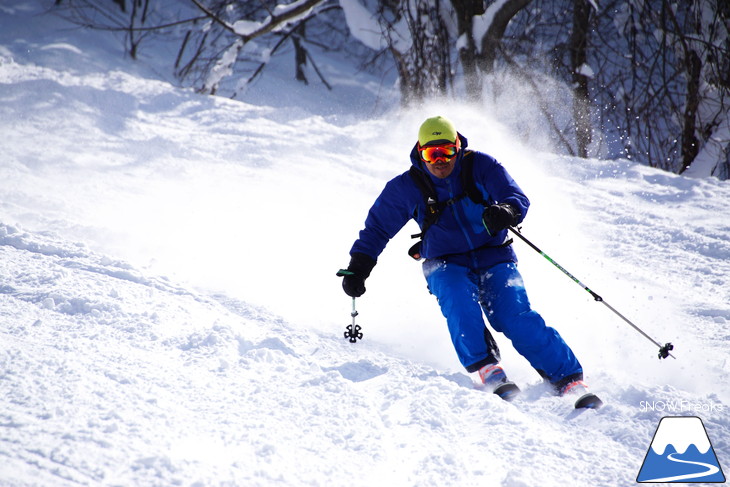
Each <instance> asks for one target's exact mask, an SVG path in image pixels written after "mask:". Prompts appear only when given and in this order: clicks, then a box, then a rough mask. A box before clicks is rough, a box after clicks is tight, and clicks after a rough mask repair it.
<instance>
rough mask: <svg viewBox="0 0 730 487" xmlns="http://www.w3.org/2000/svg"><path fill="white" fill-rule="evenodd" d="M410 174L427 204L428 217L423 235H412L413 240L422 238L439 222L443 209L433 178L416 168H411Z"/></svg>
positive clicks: (423, 228) (422, 229)
mask: <svg viewBox="0 0 730 487" xmlns="http://www.w3.org/2000/svg"><path fill="white" fill-rule="evenodd" d="M408 172H409V173H410V175H411V178H412V179H413V182H414V183H416V186H417V187H418V190H419V191H420V192H421V195H423V201H424V202H425V204H426V215H425V216H424V220H423V226H422V227H421V233H417V234H415V235H411V238H419V237H421V238H422V237H423V235H424V234H425V233H426V230H428V228H429V227H430V226H431V225H433V224H434V223H436V221H437V220H438V217H439V213H440V211H441V208H440V205H439V203H438V200H437V198H436V188H434V186H433V182H432V181H431V178H429V177H428V174H426V173H424V172H423V171H421V170H420V169H418V168H417V167H416V166H411V168H410V169H409V170H408Z"/></svg>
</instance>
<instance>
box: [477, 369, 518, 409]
mask: <svg viewBox="0 0 730 487" xmlns="http://www.w3.org/2000/svg"><path fill="white" fill-rule="evenodd" d="M479 378H480V379H481V380H482V383H484V385H485V386H486V387H487V388H491V389H492V392H493V393H494V394H496V395H498V396H499V397H500V398H502V399H504V400H505V401H511V400H512V399H514V398H515V396H516V395H517V394H519V393H520V388H519V387H517V384H515V383H514V382H512V381H509V380H507V374H505V373H504V369H503V368H502V367H501V366H500V365H499V364H489V365H485V366H484V367H482V368H481V369H479Z"/></svg>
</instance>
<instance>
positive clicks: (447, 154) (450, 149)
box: [418, 144, 457, 164]
mask: <svg viewBox="0 0 730 487" xmlns="http://www.w3.org/2000/svg"><path fill="white" fill-rule="evenodd" d="M418 152H420V154H421V159H423V160H424V161H425V162H427V163H429V164H436V163H437V162H439V161H450V160H451V159H453V158H454V157H456V152H457V148H456V144H443V145H430V146H426V147H420V146H419V147H418Z"/></svg>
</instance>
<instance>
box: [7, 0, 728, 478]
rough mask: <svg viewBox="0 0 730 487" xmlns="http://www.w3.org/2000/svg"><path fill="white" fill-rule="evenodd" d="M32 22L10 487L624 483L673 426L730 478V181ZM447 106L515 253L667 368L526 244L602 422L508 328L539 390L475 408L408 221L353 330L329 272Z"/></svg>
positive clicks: (18, 119)
mask: <svg viewBox="0 0 730 487" xmlns="http://www.w3.org/2000/svg"><path fill="white" fill-rule="evenodd" d="M42 10H43V8H42V6H41V2H27V1H26V2H22V1H20V0H17V1H15V2H6V4H5V5H4V6H3V16H2V17H0V46H2V47H1V48H0V100H1V102H0V131H1V132H2V133H3V140H2V142H0V144H1V146H0V148H1V149H2V150H1V151H0V154H2V156H0V157H1V159H0V161H1V162H0V194H2V198H0V276H2V277H1V279H2V280H1V281H0V316H2V327H1V328H0V396H1V397H3V398H4V403H3V408H2V409H0V433H1V434H0V485H12V486H30V485H33V486H38V485H40V486H54V487H57V486H58V487H66V486H77V485H150V486H169V485H184V486H203V485H246V486H269V485H327V486H329V485H352V486H371V485H377V484H379V483H380V484H383V485H418V486H443V485H458V486H472V485H480V486H483V485H487V486H505V487H506V486H510V487H516V486H531V485H543V486H562V485H564V484H565V478H566V472H568V475H569V478H570V482H571V484H573V485H592V486H612V487H614V486H625V485H633V484H634V483H635V478H636V475H637V473H638V471H639V469H640V466H641V463H642V461H643V459H644V457H645V455H646V452H647V449H648V448H649V445H650V442H651V440H652V435H653V433H654V432H655V431H656V428H657V425H658V423H659V420H660V419H661V418H662V417H664V416H668V415H671V416H677V415H685V416H699V417H701V418H702V420H703V422H704V424H705V427H706V429H707V433H708V435H709V437H710V440H711V441H712V445H713V447H714V450H715V452H716V454H717V456H718V459H719V462H720V464H721V465H728V464H730V444H729V443H728V441H727V438H729V437H730V436H729V435H730V420H729V419H728V407H729V406H730V397H729V394H730V385H729V384H728V381H727V377H728V374H729V373H730V363H729V362H728V358H727V357H728V356H730V334H729V333H728V331H727V330H728V324H729V323H730V305H729V304H728V303H730V277H729V276H730V223H729V221H728V218H727V214H728V213H727V208H728V203H729V202H730V184H729V183H728V182H727V181H725V182H723V181H719V180H717V179H714V178H707V179H695V178H686V177H682V176H677V175H673V174H669V173H665V172H662V171H659V170H656V169H653V168H650V167H647V166H643V165H638V164H636V163H634V162H628V161H622V160H619V161H606V160H582V159H577V158H571V157H565V156H561V155H556V154H552V153H550V152H540V151H537V150H535V149H533V148H532V147H531V146H530V145H529V140H527V141H525V140H523V138H521V137H519V136H518V135H516V134H514V133H511V132H509V130H507V129H506V128H505V127H504V126H502V125H501V124H500V123H499V121H498V120H499V117H500V113H499V107H498V106H496V107H495V106H490V107H486V108H488V109H485V108H484V107H473V106H472V107H467V106H464V105H459V104H457V103H454V102H450V103H445V102H444V103H440V102H432V103H429V104H425V105H424V106H423V107H420V108H419V109H414V110H410V111H398V110H395V109H394V110H392V111H389V112H388V113H386V114H383V115H377V116H373V117H370V118H366V117H364V116H361V115H359V113H360V112H361V108H360V107H362V106H366V105H367V104H372V105H374V104H376V102H377V100H376V99H375V96H374V95H373V94H372V93H373V91H372V90H368V89H364V90H362V91H361V95H360V96H362V97H365V100H357V103H354V100H353V103H350V104H348V103H342V104H338V105H333V104H330V105H324V104H322V103H316V104H315V103H311V104H307V103H306V97H307V96H308V93H310V91H308V90H312V89H313V88H312V87H309V88H304V87H301V86H300V85H297V84H295V83H294V82H293V81H291V82H289V81H286V78H287V77H291V73H290V72H288V71H287V72H285V73H283V74H282V75H281V76H282V77H281V79H278V80H277V81H276V83H278V84H276V86H280V87H281V89H282V90H287V93H289V94H288V95H287V96H286V97H282V98H279V99H273V98H269V97H267V96H266V94H267V93H268V92H269V91H267V90H271V89H272V84H271V83H270V82H268V83H259V84H258V85H254V86H251V87H250V89H249V90H248V91H247V92H246V93H245V95H244V96H243V97H242V98H241V100H240V101H232V100H228V99H224V98H218V97H210V96H203V95H199V94H195V93H194V92H193V91H192V90H183V89H179V88H175V87H174V86H172V85H171V84H169V83H168V82H166V81H165V80H164V79H160V78H159V77H158V76H156V75H155V74H154V73H155V70H153V69H152V68H150V66H151V65H153V63H148V64H144V63H136V64H134V63H132V62H131V61H130V60H128V59H125V58H124V57H123V56H122V54H121V51H120V49H119V47H118V46H116V45H115V44H114V42H112V41H110V40H109V37H108V34H106V33H94V32H89V31H81V30H70V29H68V27H67V25H66V24H64V23H63V22H62V21H61V20H60V19H57V18H53V17H48V16H40V17H39V16H38V14H39V13H40V12H41V11H42ZM19 33H22V34H19ZM89 39H92V40H95V42H89ZM115 49H116V50H115ZM160 65H161V64H160ZM330 69H333V70H335V69H336V70H338V71H337V72H339V73H343V72H345V71H346V69H347V67H346V66H340V65H338V66H335V67H330ZM352 69H353V70H354V68H352ZM353 72H354V71H353ZM271 76H274V77H275V76H276V74H275V73H273V74H271ZM341 79H344V76H343V77H342V78H341ZM348 82H349V83H350V85H348V89H349V88H351V87H352V85H354V84H355V83H361V84H362V85H363V86H366V85H368V84H369V83H372V82H373V81H372V80H371V79H368V77H367V76H366V75H364V74H362V73H358V74H357V75H355V74H353V75H352V77H351V79H349V80H348ZM338 86H339V85H335V91H337V90H338ZM282 93H283V91H282ZM292 93H295V94H298V96H292V95H291V94H292ZM335 96H336V95H335ZM298 98H299V99H301V100H302V103H303V104H302V105H296V104H293V103H292V102H293V101H294V100H297V99H298ZM335 99H338V98H335ZM286 103H290V104H289V105H287V104H286ZM332 103H334V102H332ZM316 109H319V111H317V110H316ZM436 113H439V114H442V115H445V116H448V117H450V118H452V119H453V120H454V121H455V122H456V124H457V127H463V128H462V129H461V131H462V132H463V133H464V134H465V135H466V136H467V137H468V138H469V140H470V145H471V146H472V147H474V148H477V149H481V150H484V151H486V152H489V153H491V154H493V155H494V156H496V157H497V158H498V159H499V160H501V161H502V162H503V163H504V164H505V165H506V166H507V168H508V170H509V171H510V172H511V173H512V175H513V176H514V177H515V179H516V180H517V181H518V182H519V183H520V184H521V185H522V186H523V188H524V189H525V191H526V192H527V193H528V195H529V196H530V198H531V200H532V207H531V209H530V214H529V215H528V217H527V220H526V222H525V224H524V226H523V233H524V235H525V236H527V237H528V238H529V239H531V240H532V241H534V243H535V244H537V245H538V246H539V247H540V248H541V249H542V250H543V251H545V252H546V253H547V254H548V255H550V257H552V258H553V259H554V260H556V261H557V262H558V263H559V264H560V265H562V266H563V267H565V268H566V269H568V270H569V271H570V272H571V273H572V274H574V275H575V276H576V277H577V278H578V279H580V280H581V281H582V282H584V283H585V284H586V285H588V286H589V287H590V288H591V289H592V290H594V291H595V292H597V293H598V294H600V295H601V296H602V297H603V298H604V299H605V300H606V302H608V303H610V304H611V306H613V307H615V308H616V309H618V310H619V311H620V312H621V313H623V314H624V315H626V316H627V317H628V318H629V319H631V320H632V321H633V322H634V323H636V324H637V325H638V326H640V327H641V328H642V329H643V330H644V331H646V332H647V333H648V334H649V335H650V336H652V337H654V338H655V339H657V340H658V341H659V342H661V343H664V342H668V341H671V342H673V343H674V345H675V347H676V348H675V350H674V352H673V354H674V355H675V356H676V357H677V358H676V360H675V359H672V358H669V359H666V360H662V361H660V360H658V359H657V357H656V354H657V349H656V347H655V346H654V345H653V344H651V343H650V342H649V341H648V340H646V339H645V338H644V337H642V336H641V335H639V334H638V333H636V331H635V330H633V329H631V328H630V327H629V326H627V325H626V324H625V323H623V322H622V321H621V320H620V319H619V318H618V317H617V316H615V315H614V314H613V313H611V312H610V311H609V310H608V309H606V308H605V307H604V306H600V305H599V303H596V302H595V301H593V299H592V298H591V296H590V295H589V294H588V293H586V292H585V291H583V290H582V289H581V288H580V287H579V286H576V285H575V283H573V282H572V281H571V280H570V279H568V278H566V277H565V276H564V275H562V274H561V273H560V272H559V271H558V270H557V269H555V268H554V267H553V266H552V265H551V264H550V263H548V262H547V261H546V260H545V259H543V258H542V257H540V256H539V255H537V254H536V253H535V252H533V251H532V250H531V249H529V248H528V247H527V246H525V245H524V244H522V243H521V242H515V244H514V245H515V248H516V251H517V253H518V255H519V256H520V269H521V271H522V274H523V277H524V280H525V284H526V286H527V290H528V293H529V294H530V297H531V300H532V302H533V306H534V307H535V308H536V309H537V310H539V311H540V312H541V314H542V315H543V316H544V317H545V318H546V319H547V320H548V321H549V322H550V324H552V325H554V326H555V327H556V328H558V329H559V331H560V332H561V334H562V335H563V336H564V337H565V338H566V340H567V341H568V343H570V344H571V346H572V347H573V348H574V350H575V351H576V353H577V355H578V357H579V358H580V360H581V361H582V363H583V365H584V366H585V370H586V378H587V381H588V383H589V385H590V386H591V389H592V390H593V391H594V392H596V393H598V394H599V395H600V396H601V398H602V399H603V400H604V402H605V403H606V406H605V407H604V408H602V409H601V410H598V411H584V412H574V411H573V410H572V407H571V401H570V400H568V399H566V398H556V397H552V396H550V395H549V394H548V392H547V390H546V387H545V386H544V385H542V384H541V381H540V379H539V377H538V376H537V375H536V374H535V373H534V371H532V370H531V369H530V367H529V365H528V364H527V363H526V362H525V361H524V359H522V358H521V357H519V356H517V355H516V353H515V352H514V351H513V350H512V349H511V348H510V346H509V343H508V342H507V340H506V339H505V338H504V337H503V336H502V335H496V338H497V340H498V342H499V344H500V347H501V348H502V351H503V365H504V367H505V368H506V370H507V373H508V374H509V375H510V377H511V378H512V379H513V380H515V381H517V382H518V383H519V384H520V385H521V387H522V389H523V391H524V392H523V394H522V395H521V396H520V397H518V398H517V399H516V400H515V402H514V403H506V402H503V401H501V400H500V399H498V398H497V397H496V396H493V395H491V394H487V393H485V392H483V391H480V390H477V389H475V388H474V387H473V385H472V384H473V379H472V377H470V376H469V375H468V374H467V373H466V372H465V371H464V370H463V369H461V367H460V366H459V364H458V361H457V359H456V356H455V354H454V352H453V350H452V348H451V345H450V343H449V337H448V334H447V331H446V326H445V323H444V320H443V317H442V316H441V314H440V311H439V309H438V306H437V304H436V303H435V300H434V299H433V297H432V296H430V295H429V294H428V292H427V290H426V287H425V282H424V280H423V276H422V274H421V271H420V267H419V265H418V264H416V263H414V262H412V261H411V259H410V258H408V257H407V255H406V251H407V249H408V248H409V247H410V245H411V240H410V238H409V235H410V234H411V233H416V232H415V231H412V230H414V229H415V227H413V226H407V227H406V228H405V229H404V230H403V231H402V232H401V234H400V235H399V236H398V237H396V239H394V240H393V241H392V242H391V243H390V244H389V246H388V248H387V249H386V251H385V252H384V254H383V255H382V256H381V258H380V259H379V263H378V266H377V267H376V268H375V270H374V271H373V275H372V276H371V278H370V279H369V280H368V282H367V287H368V292H367V293H366V294H365V296H363V298H361V299H358V300H357V309H358V311H359V313H360V315H359V316H358V317H357V322H358V324H360V325H361V326H362V331H363V333H364V338H363V340H362V341H360V342H358V343H357V344H351V343H349V342H348V341H347V340H345V339H344V338H343V335H342V334H343V332H344V329H345V326H346V325H347V324H349V323H350V322H351V318H350V311H351V300H350V299H349V298H348V297H347V296H345V295H344V294H343V293H342V290H341V288H340V280H339V279H338V278H336V277H335V272H336V271H337V269H339V268H340V267H343V266H345V265H346V264H347V261H348V255H347V252H348V251H349V248H350V245H351V244H352V242H353V240H354V239H355V238H356V236H357V232H358V230H359V229H360V227H361V225H362V223H363V221H364V218H365V216H366V213H367V210H368V208H369V206H370V205H371V204H372V202H373V200H374V198H375V197H376V196H377V194H378V193H379V191H380V189H381V188H382V186H383V185H384V184H385V182H386V181H387V180H388V179H389V178H391V177H393V176H394V175H396V174H399V173H400V172H402V171H404V170H406V168H407V167H408V164H409V162H408V152H409V150H410V148H411V146H412V144H413V143H414V138H415V131H416V130H417V127H418V124H420V122H421V121H422V120H423V119H424V118H426V117H427V116H431V115H433V114H436ZM535 135H539V134H535ZM409 225H410V224H409Z"/></svg>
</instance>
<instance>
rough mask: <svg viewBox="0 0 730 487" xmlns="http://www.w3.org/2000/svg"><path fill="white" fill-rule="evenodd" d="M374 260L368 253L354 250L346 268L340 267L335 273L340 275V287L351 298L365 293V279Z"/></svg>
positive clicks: (373, 264) (373, 265) (371, 268)
mask: <svg viewBox="0 0 730 487" xmlns="http://www.w3.org/2000/svg"><path fill="white" fill-rule="evenodd" d="M376 262H377V261H376V260H375V259H373V258H372V257H370V256H369V255H365V254H361V253H360V252H354V253H353V254H352V257H351V258H350V265H349V266H347V269H341V270H340V271H339V272H338V273H337V275H338V276H342V277H343V279H342V289H344V290H345V294H347V295H348V296H350V297H351V298H359V297H360V296H362V295H363V294H365V279H367V278H368V276H370V272H371V271H372V270H373V267H375V264H376Z"/></svg>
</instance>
